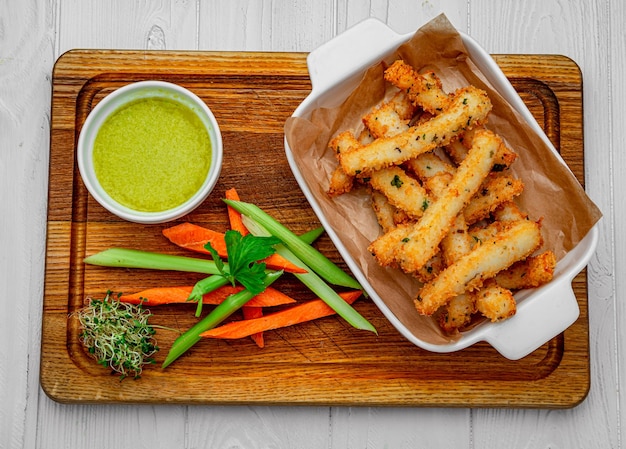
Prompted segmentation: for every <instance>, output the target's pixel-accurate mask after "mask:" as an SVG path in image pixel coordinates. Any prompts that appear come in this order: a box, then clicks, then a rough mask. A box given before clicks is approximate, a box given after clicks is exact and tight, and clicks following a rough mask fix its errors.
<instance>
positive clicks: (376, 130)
mask: <svg viewBox="0 0 626 449" xmlns="http://www.w3.org/2000/svg"><path fill="white" fill-rule="evenodd" d="M414 111H415V107H413V105H412V103H411V102H410V101H408V100H407V97H406V95H405V94H404V92H398V93H397V94H396V95H394V96H393V98H392V99H391V100H389V101H388V102H386V103H383V104H382V105H380V106H379V107H377V108H374V109H373V110H372V111H371V112H370V113H369V114H367V115H365V116H364V117H363V119H362V121H363V124H364V125H365V127H366V128H367V129H368V130H369V132H370V134H371V135H372V137H373V138H374V139H378V138H380V137H391V136H395V135H396V134H399V133H401V132H404V131H406V130H407V129H409V120H410V119H411V118H412V117H413V113H414Z"/></svg>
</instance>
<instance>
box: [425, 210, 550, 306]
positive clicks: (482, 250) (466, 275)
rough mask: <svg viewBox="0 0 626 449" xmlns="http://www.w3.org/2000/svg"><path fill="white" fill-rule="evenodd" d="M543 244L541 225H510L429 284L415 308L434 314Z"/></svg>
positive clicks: (518, 223) (524, 222) (525, 223)
mask: <svg viewBox="0 0 626 449" xmlns="http://www.w3.org/2000/svg"><path fill="white" fill-rule="evenodd" d="M541 242H542V239H541V230H540V226H539V224H537V223H535V222H533V221H528V220H522V221H517V222H511V223H509V224H508V226H506V228H505V229H504V230H502V232H500V233H498V234H497V235H496V236H495V237H494V238H493V239H491V240H488V241H486V242H484V243H483V244H481V245H478V246H476V247H475V248H474V249H473V250H472V251H471V252H469V253H468V254H466V255H465V256H463V257H461V258H460V259H459V260H457V261H456V262H454V263H453V264H452V265H450V266H448V267H446V268H445V269H444V270H443V271H442V272H441V273H440V274H439V275H438V276H437V277H436V278H435V279H434V280H433V281H432V282H429V283H427V284H425V285H424V287H423V288H422V289H421V290H420V292H419V294H418V296H417V297H416V298H415V301H414V302H415V308H416V309H417V311H418V312H419V313H420V314H422V315H432V314H433V313H434V312H435V311H437V309H439V307H441V306H443V305H445V304H447V303H448V301H449V300H450V299H451V298H453V297H454V296H457V295H460V294H462V293H465V292H467V291H473V290H476V289H478V288H480V287H481V286H482V284H483V282H484V281H485V280H486V279H489V278H492V277H494V276H495V275H496V274H497V273H498V272H500V271H502V270H505V269H507V268H508V267H510V266H511V265H512V264H513V263H515V262H516V261H518V260H522V259H524V258H526V257H528V256H529V255H530V254H532V253H533V252H534V251H535V250H536V249H537V248H538V247H539V246H540V245H541Z"/></svg>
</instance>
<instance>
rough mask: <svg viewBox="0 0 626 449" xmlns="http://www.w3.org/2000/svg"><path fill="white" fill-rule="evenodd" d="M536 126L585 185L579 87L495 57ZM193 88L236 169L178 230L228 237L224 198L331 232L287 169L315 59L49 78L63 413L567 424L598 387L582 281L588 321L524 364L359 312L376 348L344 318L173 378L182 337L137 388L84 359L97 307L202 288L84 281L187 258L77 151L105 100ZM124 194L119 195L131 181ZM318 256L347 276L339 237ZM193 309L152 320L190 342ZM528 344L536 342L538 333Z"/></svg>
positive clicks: (80, 66)
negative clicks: (119, 212) (99, 198)
mask: <svg viewBox="0 0 626 449" xmlns="http://www.w3.org/2000/svg"><path fill="white" fill-rule="evenodd" d="M495 59H496V61H497V62H498V64H499V65H500V66H501V67H502V69H503V70H504V72H505V74H506V75H507V76H508V77H509V78H510V79H511V81H512V83H513V85H514V87H515V88H516V89H517V90H518V91H519V93H520V95H521V96H522V98H523V100H524V101H525V102H526V103H527V104H528V106H529V107H530V109H531V111H532V113H533V114H534V115H535V116H536V118H537V119H538V122H539V123H540V124H542V125H543V127H544V128H545V130H546V132H547V135H548V137H549V138H550V139H551V140H552V142H553V143H554V145H555V146H556V148H558V149H559V150H560V152H561V154H562V156H563V157H564V159H565V161H566V162H567V163H568V164H569V166H570V167H571V169H572V170H573V172H574V174H575V175H576V176H577V177H578V179H579V180H580V182H581V183H582V182H583V176H584V175H583V174H584V170H583V129H582V122H583V121H582V79H581V74H580V71H579V69H578V67H577V66H576V64H575V63H574V62H573V61H571V60H569V59H567V58H566V57H563V56H545V55H541V56H539V55H536V56H535V55H533V56H530V55H519V56H511V55H496V56H495ZM147 79H159V80H165V81H170V82H174V83H178V84H181V85H183V86H185V87H187V88H189V89H191V90H192V91H194V92H195V93H196V94H198V95H199V96H200V97H201V98H202V99H203V100H205V101H206V103H207V104H208V105H209V106H210V107H211V108H212V110H213V112H214V113H215V115H216V117H217V120H218V121H219V123H220V124H221V127H222V132H223V137H224V146H225V159H224V168H223V171H222V175H221V178H220V181H219V183H218V185H217V187H216V188H215V191H214V193H213V194H212V195H211V197H210V198H209V199H208V200H207V201H206V202H205V203H204V204H203V205H202V206H201V207H200V208H199V209H197V210H196V211H194V212H193V213H191V214H190V215H188V216H186V217H184V218H183V219H181V220H179V221H190V222H193V223H196V224H199V225H203V226H207V227H210V228H213V229H216V230H222V231H223V230H226V229H227V223H228V221H227V215H226V210H225V208H224V205H223V203H221V200H220V198H221V197H222V195H223V192H224V191H225V190H226V189H228V188H231V187H236V188H237V190H238V191H239V194H240V196H241V198H242V199H243V200H244V201H249V202H253V203H256V204H258V205H259V206H260V207H262V208H263V209H265V210H266V211H267V212H268V213H270V214H271V215H273V216H275V217H276V218H278V219H279V220H281V221H282V222H283V223H285V224H286V225H287V226H288V227H289V228H291V229H292V230H293V231H295V232H297V233H300V232H304V231H307V230H310V229H312V228H314V227H317V226H318V225H319V222H318V220H317V218H316V217H315V215H314V213H313V211H312V210H311V208H310V207H309V205H308V203H307V202H306V200H305V198H304V196H303V195H302V194H301V192H300V190H299V188H298V186H297V183H296V181H295V179H294V178H293V176H292V174H291V171H290V169H289V166H288V163H287V161H286V159H285V156H284V146H283V124H284V121H285V119H286V118H287V117H289V116H290V115H291V114H292V112H293V111H294V109H295V108H296V107H297V106H298V104H299V103H300V102H301V101H302V100H303V99H304V98H305V97H306V95H307V94H308V93H309V92H310V80H309V77H308V71H307V67H306V54H299V53H297V54H295V53H223V52H220V53H214V52H170V51H159V52H149V51H96V50H77V51H70V52H68V53H66V54H64V55H63V56H62V57H60V58H59V60H58V61H57V63H56V65H55V67H54V72H53V92H52V121H51V123H52V125H51V147H50V180H49V212H48V234H47V254H46V271H45V290H44V298H43V300H44V304H43V307H44V309H43V330H42V333H43V342H42V355H41V359H42V360H41V361H42V363H41V385H42V387H43V389H44V390H45V392H46V393H47V394H48V395H49V396H50V397H51V398H52V399H54V400H56V401H59V402H66V403H72V402H82V403H178V404H288V405H297V404H301V405H305V404H306V405H368V406H429V407H430V406H452V407H455V406H459V407H461V406H463V407H465V406H467V407H545V408H566V407H573V406H575V405H577V404H578V403H580V402H581V401H582V400H583V399H584V398H585V397H586V395H587V392H588V390H589V386H590V368H589V328H588V314H587V282H586V273H585V272H583V273H581V274H580V275H578V276H577V277H576V279H575V281H574V289H575V293H576V296H577V299H578V302H579V304H580V308H581V315H580V318H579V319H578V320H577V321H576V323H575V324H574V325H572V326H571V327H570V328H569V329H567V330H566V331H565V332H564V333H563V334H561V335H559V336H558V337H556V338H554V339H553V340H551V341H550V342H548V343H546V344H545V345H543V346H542V347H541V348H539V349H538V350H536V351H535V352H534V353H532V354H530V355H529V356H527V357H525V358H524V359H522V360H518V361H510V360H507V359H505V358H503V357H502V356H500V355H499V354H498V353H497V352H496V351H495V350H493V349H492V348H491V347H490V346H489V345H487V344H482V343H481V344H477V345H475V346H473V347H470V348H468V349H465V350H463V351H460V352H456V353H452V354H434V353H429V352H427V351H424V350H422V349H420V348H418V347H416V346H414V345H413V344H411V343H409V342H407V341H406V340H405V339H404V338H403V337H402V336H401V335H400V334H399V333H398V332H397V331H396V330H395V329H394V328H393V327H392V326H391V325H390V324H389V323H388V322H387V321H386V319H385V318H384V317H383V315H382V314H381V313H380V312H379V311H378V309H377V308H376V306H375V305H374V304H373V303H371V302H370V301H368V300H366V299H360V300H359V301H358V302H357V303H356V304H355V307H356V308H357V309H358V310H359V311H360V312H361V313H362V314H363V315H364V316H365V317H366V318H368V319H369V320H370V321H371V322H372V324H374V326H375V327H376V328H377V330H378V333H379V334H378V336H375V335H372V334H371V333H369V332H362V331H357V330H354V329H352V328H351V327H350V326H348V325H346V324H345V323H344V322H343V321H341V320H340V319H337V318H336V317H328V318H324V319H320V320H317V321H315V322H311V323H306V324H302V325H298V326H293V327H290V328H285V329H281V330H276V331H271V332H267V333H266V334H265V339H266V344H265V348H263V349H260V348H258V347H257V346H256V345H255V344H254V343H253V342H252V340H251V339H242V340H235V341H230V342H227V341H215V340H206V341H205V340H203V341H201V342H200V343H198V344H197V345H196V346H195V347H194V348H193V349H192V350H190V351H189V352H188V353H187V354H186V355H185V356H183V357H182V358H180V359H179V360H178V361H177V362H175V363H174V364H173V365H171V366H170V367H169V368H167V369H165V370H162V369H161V368H160V363H161V362H162V360H163V358H164V357H165V355H166V354H167V351H168V349H169V347H170V345H171V343H172V341H173V339H174V338H175V337H176V335H177V334H176V333H175V332H172V331H165V330H159V331H158V333H157V337H158V342H159V346H160V347H161V348H162V349H161V351H160V353H159V354H158V356H157V364H156V365H154V366H148V367H147V368H146V369H145V370H144V372H143V375H142V378H141V379H140V380H136V381H135V380H131V379H126V380H124V381H120V379H119V377H117V376H112V375H111V374H110V373H109V371H108V370H107V369H105V368H103V367H101V366H99V365H97V364H96V363H95V362H94V361H93V360H92V359H90V358H89V357H88V355H87V354H86V353H85V351H84V350H83V349H82V347H81V345H80V343H79V340H78V326H77V320H76V318H75V316H74V315H73V314H74V312H75V311H76V310H77V309H78V308H80V307H81V306H82V304H83V302H84V300H85V298H86V297H87V296H93V297H102V296H103V295H104V294H105V292H106V291H107V290H113V291H116V292H117V291H123V292H126V293H130V292H135V291H139V290H141V289H144V288H149V287H154V286H163V285H191V284H193V283H194V282H195V281H196V280H198V279H199V278H200V277H199V276H198V275H194V274H181V273H170V272H153V271H149V270H126V269H114V268H102V267H94V266H85V265H84V264H83V263H82V260H83V258H84V257H85V256H86V255H90V254H93V253H95V252H97V251H101V250H104V249H106V248H109V247H111V246H120V247H132V248H139V249H145V250H152V251H160V252H165V253H171V254H185V255H189V254H186V253H184V252H183V251H182V250H179V249H177V248H175V247H174V246H173V245H172V244H171V243H169V242H168V241H167V240H166V239H165V238H164V237H163V236H162V235H161V231H162V229H163V228H164V227H166V226H168V225H148V226H144V225H137V224H133V223H129V222H125V221H122V220H120V219H117V218H116V217H114V216H113V215H111V214H110V213H108V212H107V211H106V210H104V209H103V208H102V207H100V206H99V205H98V204H97V203H96V202H95V201H94V200H93V199H92V198H91V197H90V196H89V194H88V193H87V191H86V189H85V187H84V185H83V184H82V181H81V179H80V175H79V173H78V168H77V166H76V161H75V157H74V151H75V146H76V142H77V140H78V133H79V131H80V128H81V125H82V123H83V122H84V120H85V118H86V116H87V114H88V113H89V111H90V110H91V108H93V107H94V105H95V104H97V102H98V101H99V100H100V99H102V98H103V97H104V96H105V95H106V94H108V93H110V92H112V91H113V90H115V89H116V88H119V87H121V86H123V85H125V84H127V83H130V82H133V81H140V80H147ZM122 181H123V180H122ZM316 245H317V247H318V248H319V249H320V250H321V251H322V252H324V253H325V254H326V255H328V256H329V257H330V258H331V259H332V260H334V261H335V262H337V263H339V264H341V265H342V266H343V267H344V268H345V265H344V264H343V262H342V260H341V258H340V256H339V254H338V252H337V251H336V249H335V248H334V246H333V245H332V243H331V242H330V240H329V239H328V238H327V237H325V236H324V237H322V238H321V239H320V240H319V241H318V242H317V244H316ZM279 282H280V284H279V285H277V286H278V287H279V288H280V289H281V290H283V291H284V292H286V293H288V294H290V295H293V296H294V297H295V298H297V299H299V300H304V299H307V298H311V294H310V293H309V292H308V291H307V290H306V288H304V287H302V286H301V285H300V284H299V283H298V282H297V281H293V280H290V279H289V278H288V277H285V279H281V280H280V281H279ZM193 311H194V306H192V305H189V306H188V305H182V306H180V305H179V306H171V307H170V306H168V307H162V308H158V309H157V308H153V309H152V312H153V313H154V317H153V319H152V323H154V324H159V325H164V326H168V327H172V328H175V329H180V330H185V329H187V328H189V327H190V326H191V325H192V324H193V323H194V322H195V318H194V316H193ZM528 331H529V332H532V329H529V330H528Z"/></svg>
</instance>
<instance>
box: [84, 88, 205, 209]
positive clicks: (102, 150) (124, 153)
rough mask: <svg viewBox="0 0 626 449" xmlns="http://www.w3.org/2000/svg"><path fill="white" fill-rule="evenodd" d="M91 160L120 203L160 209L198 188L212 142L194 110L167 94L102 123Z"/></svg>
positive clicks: (126, 108) (128, 107) (179, 201)
mask: <svg viewBox="0 0 626 449" xmlns="http://www.w3.org/2000/svg"><path fill="white" fill-rule="evenodd" d="M93 163H94V169H95V172H96V177H97V178H98V180H99V181H100V184H101V185H102V188H103V189H104V190H105V191H106V192H107V193H108V194H109V195H110V196H111V197H112V198H113V199H115V200H116V201H117V202H119V203H121V204H123V205H124V206H126V207H129V208H131V209H134V210H137V211H143V212H159V211H164V210H168V209H171V208H173V207H176V206H179V205H180V204H182V203H184V202H185V201H187V200H188V199H189V198H190V197H191V196H192V195H193V194H194V193H195V192H196V191H197V190H198V189H199V188H200V186H201V185H202V183H203V182H204V180H205V178H206V176H207V173H208V171H209V168H210V166H211V141H210V138H209V135H208V133H207V131H206V129H205V128H204V125H203V123H202V121H201V120H200V118H198V117H197V116H196V115H195V114H194V112H193V111H192V110H191V109H189V108H187V107H186V106H183V105H181V104H179V103H177V102H175V101H172V100H168V99H164V98H147V99H141V100H137V101H135V102H132V103H130V104H128V105H126V106H124V107H122V108H121V109H119V110H118V111H116V112H115V113H114V114H112V115H111V116H110V117H109V118H108V119H107V120H106V121H105V122H104V123H103V125H102V127H101V128H100V131H98V135H97V136H96V139H95V142H94V150H93Z"/></svg>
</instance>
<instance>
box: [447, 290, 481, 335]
mask: <svg viewBox="0 0 626 449" xmlns="http://www.w3.org/2000/svg"><path fill="white" fill-rule="evenodd" d="M474 313H476V303H475V301H474V298H473V297H472V296H471V295H465V294H464V295H459V296H455V297H454V298H452V299H451V300H450V302H449V303H448V304H447V306H446V310H445V311H443V313H442V314H441V315H439V326H440V327H441V329H443V331H444V332H447V333H448V334H452V333H454V332H457V331H459V329H462V328H463V327H464V326H467V325H468V324H469V323H470V321H471V320H472V315H473V314H474Z"/></svg>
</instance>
